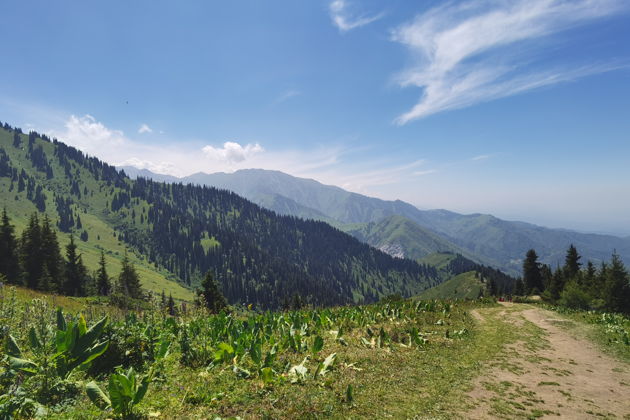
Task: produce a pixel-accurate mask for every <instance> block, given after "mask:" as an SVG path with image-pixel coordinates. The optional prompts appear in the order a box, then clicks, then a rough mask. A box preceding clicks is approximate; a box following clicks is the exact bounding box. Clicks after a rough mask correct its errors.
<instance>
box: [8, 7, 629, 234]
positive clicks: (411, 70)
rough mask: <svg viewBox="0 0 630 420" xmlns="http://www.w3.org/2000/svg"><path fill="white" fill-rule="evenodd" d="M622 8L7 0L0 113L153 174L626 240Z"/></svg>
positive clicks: (625, 22)
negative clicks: (261, 177)
mask: <svg viewBox="0 0 630 420" xmlns="http://www.w3.org/2000/svg"><path fill="white" fill-rule="evenodd" d="M629 12H630V4H629V3H628V2H625V1H623V0H573V1H561V0H556V1H553V0H510V1H503V0H488V1H464V2H444V1H437V0H433V1H428V0H427V1H399V0H389V1H358V0H356V1H351V0H335V1H330V0H328V1H315V0H311V1H295V0H291V1H288V0H287V1H265V2H261V1H236V0H235V1H230V2H206V1H198V2H193V1H189V2H163V1H144V2H143V1H134V2H122V1H110V2H100V3H97V2H79V1H61V2H47V1H38V2H35V1H28V0H24V1H20V2H8V3H7V4H4V5H3V6H2V15H3V22H4V23H3V25H1V26H0V39H1V40H2V59H1V61H0V120H2V121H3V122H4V121H7V122H9V123H10V124H12V125H16V126H21V127H22V128H23V129H26V130H28V129H30V128H32V129H36V130H38V131H41V132H46V133H50V134H52V135H55V136H56V137H58V138H59V139H61V140H64V141H66V142H68V143H70V144H73V145H75V146H77V147H80V148H82V149H83V150H85V151H87V152H89V153H91V154H95V155H97V156H99V157H101V158H103V159H105V160H107V161H108V162H110V163H114V164H134V165H136V166H140V167H146V168H148V169H151V170H154V171H156V172H161V173H171V174H175V175H186V174H189V173H192V172H197V171H203V172H216V171H233V170H237V169H241V168H250V167H261V168H266V169H277V170H282V171H285V172H288V173H290V174H292V175H296V176H305V177H311V178H315V179H317V180H319V181H321V182H324V183H327V184H334V185H339V186H341V187H343V188H346V189H349V190H352V191H356V192H360V193H363V194H367V195H371V196H377V197H381V198H385V199H398V198H399V199H403V200H405V201H409V202H411V203H413V204H415V205H417V206H418V207H420V208H447V209H450V210H454V211H459V212H464V213H473V212H482V213H492V214H495V215H497V216H500V217H503V218H508V219H518V220H524V221H529V222H533V223H538V224H542V225H546V226H551V227H566V228H573V229H579V230H583V231H600V232H612V233H618V234H622V235H630V134H629V133H630V42H628V41H630V14H629Z"/></svg>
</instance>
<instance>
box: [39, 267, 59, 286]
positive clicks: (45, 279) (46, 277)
mask: <svg viewBox="0 0 630 420" xmlns="http://www.w3.org/2000/svg"><path fill="white" fill-rule="evenodd" d="M37 288H38V289H39V290H43V291H44V292H51V291H54V290H56V288H57V285H56V284H55V280H54V279H53V277H52V276H51V275H50V273H49V272H48V268H47V267H46V266H45V265H44V269H43V270H42V276H41V277H40V278H39V281H38V284H37Z"/></svg>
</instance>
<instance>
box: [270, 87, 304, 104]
mask: <svg viewBox="0 0 630 420" xmlns="http://www.w3.org/2000/svg"><path fill="white" fill-rule="evenodd" d="M301 94H302V92H300V91H299V90H297V89H289V90H287V91H286V92H283V93H282V94H281V95H280V96H278V97H277V98H276V100H275V101H274V102H273V103H275V104H280V103H282V102H285V101H288V100H289V99H291V98H294V97H296V96H300V95H301Z"/></svg>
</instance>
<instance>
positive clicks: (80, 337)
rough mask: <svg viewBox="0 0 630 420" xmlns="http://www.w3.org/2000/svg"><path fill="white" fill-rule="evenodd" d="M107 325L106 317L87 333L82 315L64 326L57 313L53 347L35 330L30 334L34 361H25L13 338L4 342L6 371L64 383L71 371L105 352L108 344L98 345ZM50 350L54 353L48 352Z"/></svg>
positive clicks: (64, 322)
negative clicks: (43, 375)
mask: <svg viewBox="0 0 630 420" xmlns="http://www.w3.org/2000/svg"><path fill="white" fill-rule="evenodd" d="M106 323H107V317H104V318H103V319H101V320H100V321H98V322H97V323H96V324H94V325H93V326H92V327H91V328H90V329H88V328H87V325H86V322H85V318H83V316H82V315H80V316H79V319H78V320H77V321H76V322H70V323H66V320H65V318H64V316H63V312H62V311H61V309H58V310H57V331H56V334H55V338H54V343H46V342H44V341H42V340H41V339H40V336H39V335H38V333H37V332H36V331H35V328H34V327H31V328H30V330H29V333H28V340H29V344H30V346H31V349H32V350H33V353H34V355H35V356H36V357H37V361H33V360H29V359H26V358H24V356H23V353H22V350H21V349H20V347H19V346H18V344H17V342H16V340H15V338H14V337H13V336H12V335H9V337H8V341H7V355H8V361H9V368H10V369H11V370H13V371H16V372H20V373H23V374H25V375H27V376H28V375H36V374H38V373H41V374H45V375H51V374H54V375H56V376H57V377H58V378H60V379H67V378H68V377H69V376H70V374H72V372H73V371H75V370H76V369H85V368H86V367H88V366H89V363H90V362H91V361H92V360H94V359H96V358H97V357H99V356H100V355H101V354H103V352H105V350H107V346H108V345H109V342H108V341H99V338H100V336H101V333H102V332H103V328H104V327H105V324H106ZM50 349H52V350H53V353H49V352H48V350H50Z"/></svg>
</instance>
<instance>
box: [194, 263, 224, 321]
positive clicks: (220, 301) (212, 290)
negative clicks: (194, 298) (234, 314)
mask: <svg viewBox="0 0 630 420" xmlns="http://www.w3.org/2000/svg"><path fill="white" fill-rule="evenodd" d="M199 295H200V297H201V298H202V301H203V302H204V304H205V305H206V308H208V309H209V310H210V312H212V313H215V314H216V313H219V312H221V311H222V310H224V309H226V308H227V301H226V300H225V297H224V296H223V293H221V290H220V289H219V284H218V283H217V282H216V280H215V279H214V277H213V276H212V272H211V271H208V272H207V273H206V277H205V278H204V279H203V281H202V282H201V290H199Z"/></svg>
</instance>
